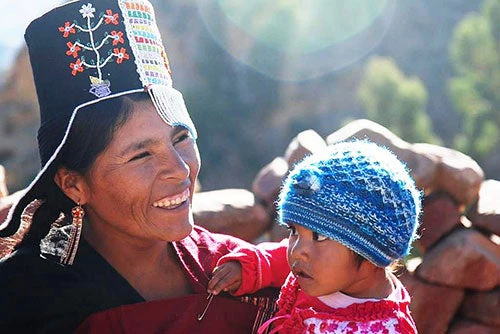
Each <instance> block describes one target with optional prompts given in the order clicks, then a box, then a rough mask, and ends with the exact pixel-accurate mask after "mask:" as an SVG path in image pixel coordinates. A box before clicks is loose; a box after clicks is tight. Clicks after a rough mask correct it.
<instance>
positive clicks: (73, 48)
mask: <svg viewBox="0 0 500 334" xmlns="http://www.w3.org/2000/svg"><path fill="white" fill-rule="evenodd" d="M66 45H67V46H68V51H66V54H67V55H68V56H73V58H76V57H78V51H80V50H81V48H80V47H79V46H78V45H76V44H73V43H71V42H68V43H66Z"/></svg>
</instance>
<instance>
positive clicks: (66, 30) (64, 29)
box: [59, 22, 75, 37]
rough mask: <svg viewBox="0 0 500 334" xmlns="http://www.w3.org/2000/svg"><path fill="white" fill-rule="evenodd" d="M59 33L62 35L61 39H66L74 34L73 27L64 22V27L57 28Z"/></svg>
mask: <svg viewBox="0 0 500 334" xmlns="http://www.w3.org/2000/svg"><path fill="white" fill-rule="evenodd" d="M59 31H60V32H62V33H63V37H68V36H69V34H70V33H71V34H74V33H75V28H73V25H70V24H69V22H66V23H64V27H59Z"/></svg>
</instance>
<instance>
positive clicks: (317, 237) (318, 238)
mask: <svg viewBox="0 0 500 334" xmlns="http://www.w3.org/2000/svg"><path fill="white" fill-rule="evenodd" d="M328 239H329V238H328V237H325V236H324V235H323V234H319V233H318V232H313V240H314V241H325V240H328Z"/></svg>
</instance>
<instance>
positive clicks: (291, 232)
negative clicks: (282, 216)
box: [287, 226, 297, 236]
mask: <svg viewBox="0 0 500 334" xmlns="http://www.w3.org/2000/svg"><path fill="white" fill-rule="evenodd" d="M287 229H288V230H289V231H290V236H296V235H297V230H296V229H295V227H293V226H288V227H287Z"/></svg>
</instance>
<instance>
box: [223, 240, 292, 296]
mask: <svg viewBox="0 0 500 334" xmlns="http://www.w3.org/2000/svg"><path fill="white" fill-rule="evenodd" d="M287 247H288V239H284V240H282V241H281V242H279V243H277V242H263V243H260V244H258V245H252V244H247V245H246V246H245V247H236V248H234V249H233V250H232V252H230V253H229V254H227V255H224V256H222V257H221V258H220V259H219V260H218V262H217V265H221V264H223V263H226V262H229V261H239V262H240V263H241V267H242V282H241V286H240V288H239V289H238V291H236V292H235V293H234V295H236V296H239V295H243V294H249V293H254V292H256V291H258V290H260V289H262V288H266V287H269V286H273V287H280V286H281V285H283V283H284V282H285V279H286V277H287V275H288V273H289V272H290V268H289V267H288V262H287V260H286V252H287Z"/></svg>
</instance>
